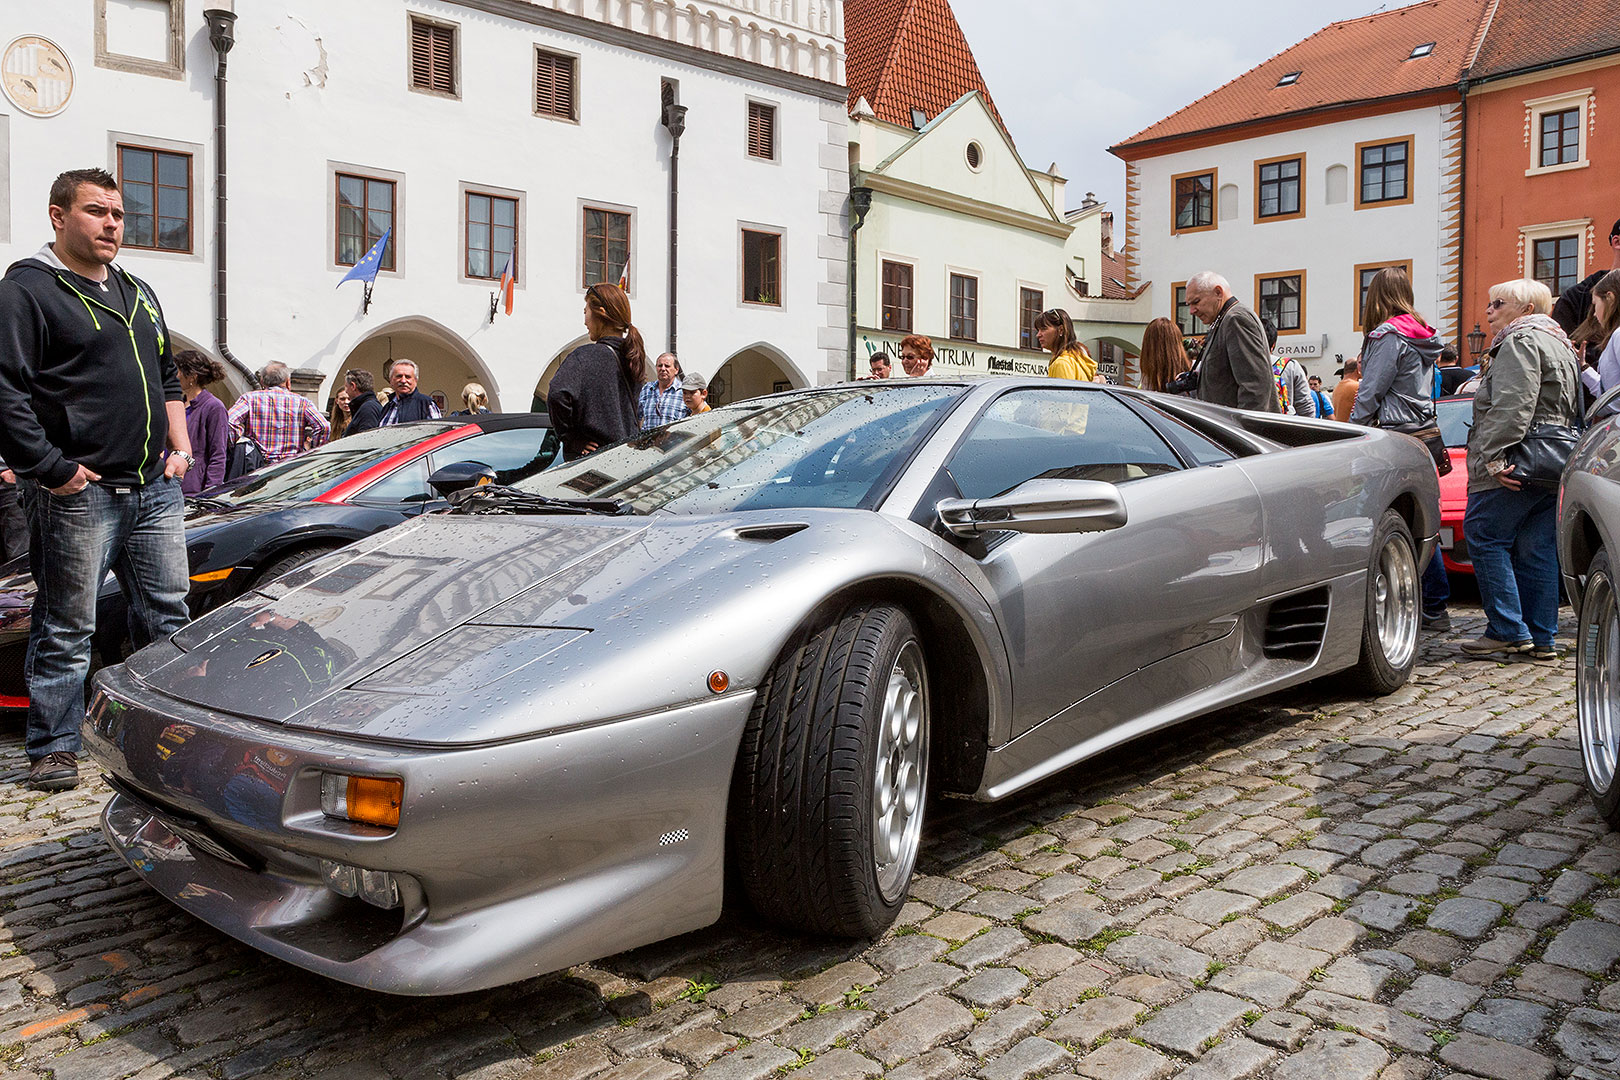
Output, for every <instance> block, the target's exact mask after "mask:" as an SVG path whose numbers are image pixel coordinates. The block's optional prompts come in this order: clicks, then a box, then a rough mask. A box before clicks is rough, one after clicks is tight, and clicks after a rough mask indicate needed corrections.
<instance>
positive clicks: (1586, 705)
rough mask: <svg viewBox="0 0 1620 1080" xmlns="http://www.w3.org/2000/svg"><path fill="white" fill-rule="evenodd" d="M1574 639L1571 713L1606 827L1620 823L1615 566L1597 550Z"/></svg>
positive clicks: (1619, 627)
mask: <svg viewBox="0 0 1620 1080" xmlns="http://www.w3.org/2000/svg"><path fill="white" fill-rule="evenodd" d="M1579 624H1580V625H1579V632H1578V633H1577V635H1576V644H1575V715H1576V720H1577V722H1578V725H1579V727H1580V739H1581V763H1582V764H1583V765H1584V766H1585V771H1586V790H1587V791H1588V792H1589V793H1590V794H1591V796H1592V802H1593V804H1594V805H1596V806H1597V811H1598V813H1599V814H1601V815H1602V816H1603V818H1604V819H1605V820H1606V821H1608V823H1609V827H1610V828H1615V829H1620V784H1617V783H1615V772H1616V768H1617V767H1620V715H1617V713H1620V702H1616V700H1615V694H1616V693H1620V612H1617V609H1616V606H1615V591H1614V571H1613V569H1612V568H1611V567H1610V565H1609V553H1608V552H1607V551H1600V552H1598V554H1597V558H1595V559H1593V560H1592V565H1591V566H1590V567H1589V568H1588V569H1587V572H1586V589H1585V591H1584V592H1583V593H1582V594H1581V613H1580V617H1579Z"/></svg>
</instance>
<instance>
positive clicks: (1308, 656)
mask: <svg viewBox="0 0 1620 1080" xmlns="http://www.w3.org/2000/svg"><path fill="white" fill-rule="evenodd" d="M1327 617H1328V588H1327V586H1326V585H1323V586H1321V587H1320V588H1316V589H1308V590H1306V591H1305V592H1302V593H1295V594H1294V595H1293V596H1285V597H1283V598H1282V599H1281V600H1277V601H1274V602H1273V603H1272V605H1271V610H1270V611H1268V612H1267V613H1266V636H1265V644H1264V646H1263V651H1264V652H1265V654H1266V657H1267V658H1268V659H1271V660H1297V661H1300V662H1301V663H1308V662H1310V661H1312V660H1314V659H1316V654H1317V653H1318V652H1319V651H1321V648H1322V638H1323V636H1324V635H1325V634H1326V633H1327Z"/></svg>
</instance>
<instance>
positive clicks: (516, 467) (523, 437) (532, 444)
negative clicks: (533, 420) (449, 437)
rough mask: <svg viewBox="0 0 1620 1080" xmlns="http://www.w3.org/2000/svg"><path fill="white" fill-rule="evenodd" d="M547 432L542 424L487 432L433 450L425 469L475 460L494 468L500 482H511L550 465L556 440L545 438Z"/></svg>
mask: <svg viewBox="0 0 1620 1080" xmlns="http://www.w3.org/2000/svg"><path fill="white" fill-rule="evenodd" d="M549 434H551V432H550V429H548V428H543V427H519V428H507V429H506V430H504V431H487V432H485V433H484V434H482V435H474V436H473V437H472V438H470V439H462V440H461V441H460V442H454V443H451V444H450V445H449V446H446V447H443V448H441V449H438V450H435V451H433V453H431V454H429V455H428V468H429V471H430V472H436V471H438V470H439V469H442V468H444V467H445V466H446V465H454V464H455V463H456V462H458V461H478V462H482V463H483V464H485V465H488V466H489V467H490V468H492V469H494V470H495V473H496V477H497V480H498V481H499V482H500V483H502V484H510V483H512V482H513V481H514V480H521V479H522V478H523V477H525V476H529V475H531V474H533V473H537V472H539V471H540V470H541V469H544V468H545V467H546V466H547V465H550V464H551V459H552V458H554V457H555V456H556V454H557V450H556V440H555V439H548V438H547V437H546V436H548V435H549Z"/></svg>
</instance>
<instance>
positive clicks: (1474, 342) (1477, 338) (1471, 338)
mask: <svg viewBox="0 0 1620 1080" xmlns="http://www.w3.org/2000/svg"><path fill="white" fill-rule="evenodd" d="M1484 351H1485V331H1483V330H1481V329H1480V328H1479V323H1475V324H1474V328H1473V329H1472V330H1470V331H1468V352H1469V354H1470V355H1471V356H1473V358H1474V359H1475V360H1476V361H1477V360H1478V359H1479V356H1480V353H1483V352H1484Z"/></svg>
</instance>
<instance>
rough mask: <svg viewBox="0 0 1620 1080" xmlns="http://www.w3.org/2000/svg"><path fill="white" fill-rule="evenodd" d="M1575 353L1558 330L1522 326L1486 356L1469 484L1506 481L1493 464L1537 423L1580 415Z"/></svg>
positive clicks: (1486, 487) (1471, 438)
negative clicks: (1557, 334) (1555, 333)
mask: <svg viewBox="0 0 1620 1080" xmlns="http://www.w3.org/2000/svg"><path fill="white" fill-rule="evenodd" d="M1578 384H1579V383H1578V376H1577V375H1576V372H1575V354H1574V353H1572V352H1570V351H1569V349H1568V348H1567V347H1565V345H1564V343H1563V342H1561V341H1559V340H1558V338H1556V337H1554V336H1553V335H1552V334H1550V333H1548V332H1546V331H1544V330H1537V329H1535V328H1533V327H1521V328H1520V329H1518V330H1514V331H1512V332H1511V333H1509V334H1508V336H1507V337H1505V338H1503V339H1502V343H1501V344H1500V345H1498V346H1497V347H1496V348H1494V349H1492V350H1491V351H1490V352H1489V353H1488V354H1487V357H1486V362H1485V368H1484V371H1483V372H1482V373H1481V374H1480V377H1479V389H1477V390H1475V391H1474V427H1473V429H1472V430H1471V431H1470V432H1469V433H1468V490H1469V491H1470V492H1475V491H1490V490H1493V489H1494V488H1497V487H1500V486H1501V485H1499V484H1498V483H1497V480H1496V477H1494V476H1492V475H1491V472H1490V469H1489V468H1487V465H1488V464H1489V463H1490V462H1493V461H1499V460H1501V459H1502V457H1503V455H1505V454H1506V453H1507V451H1508V448H1509V447H1513V446H1517V445H1518V444H1519V443H1521V442H1523V441H1524V436H1525V433H1526V432H1527V431H1529V430H1530V428H1531V427H1532V426H1533V425H1535V424H1568V423H1572V422H1573V421H1574V418H1575V407H1576V406H1575V402H1576V389H1575V388H1576V386H1577V385H1578Z"/></svg>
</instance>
